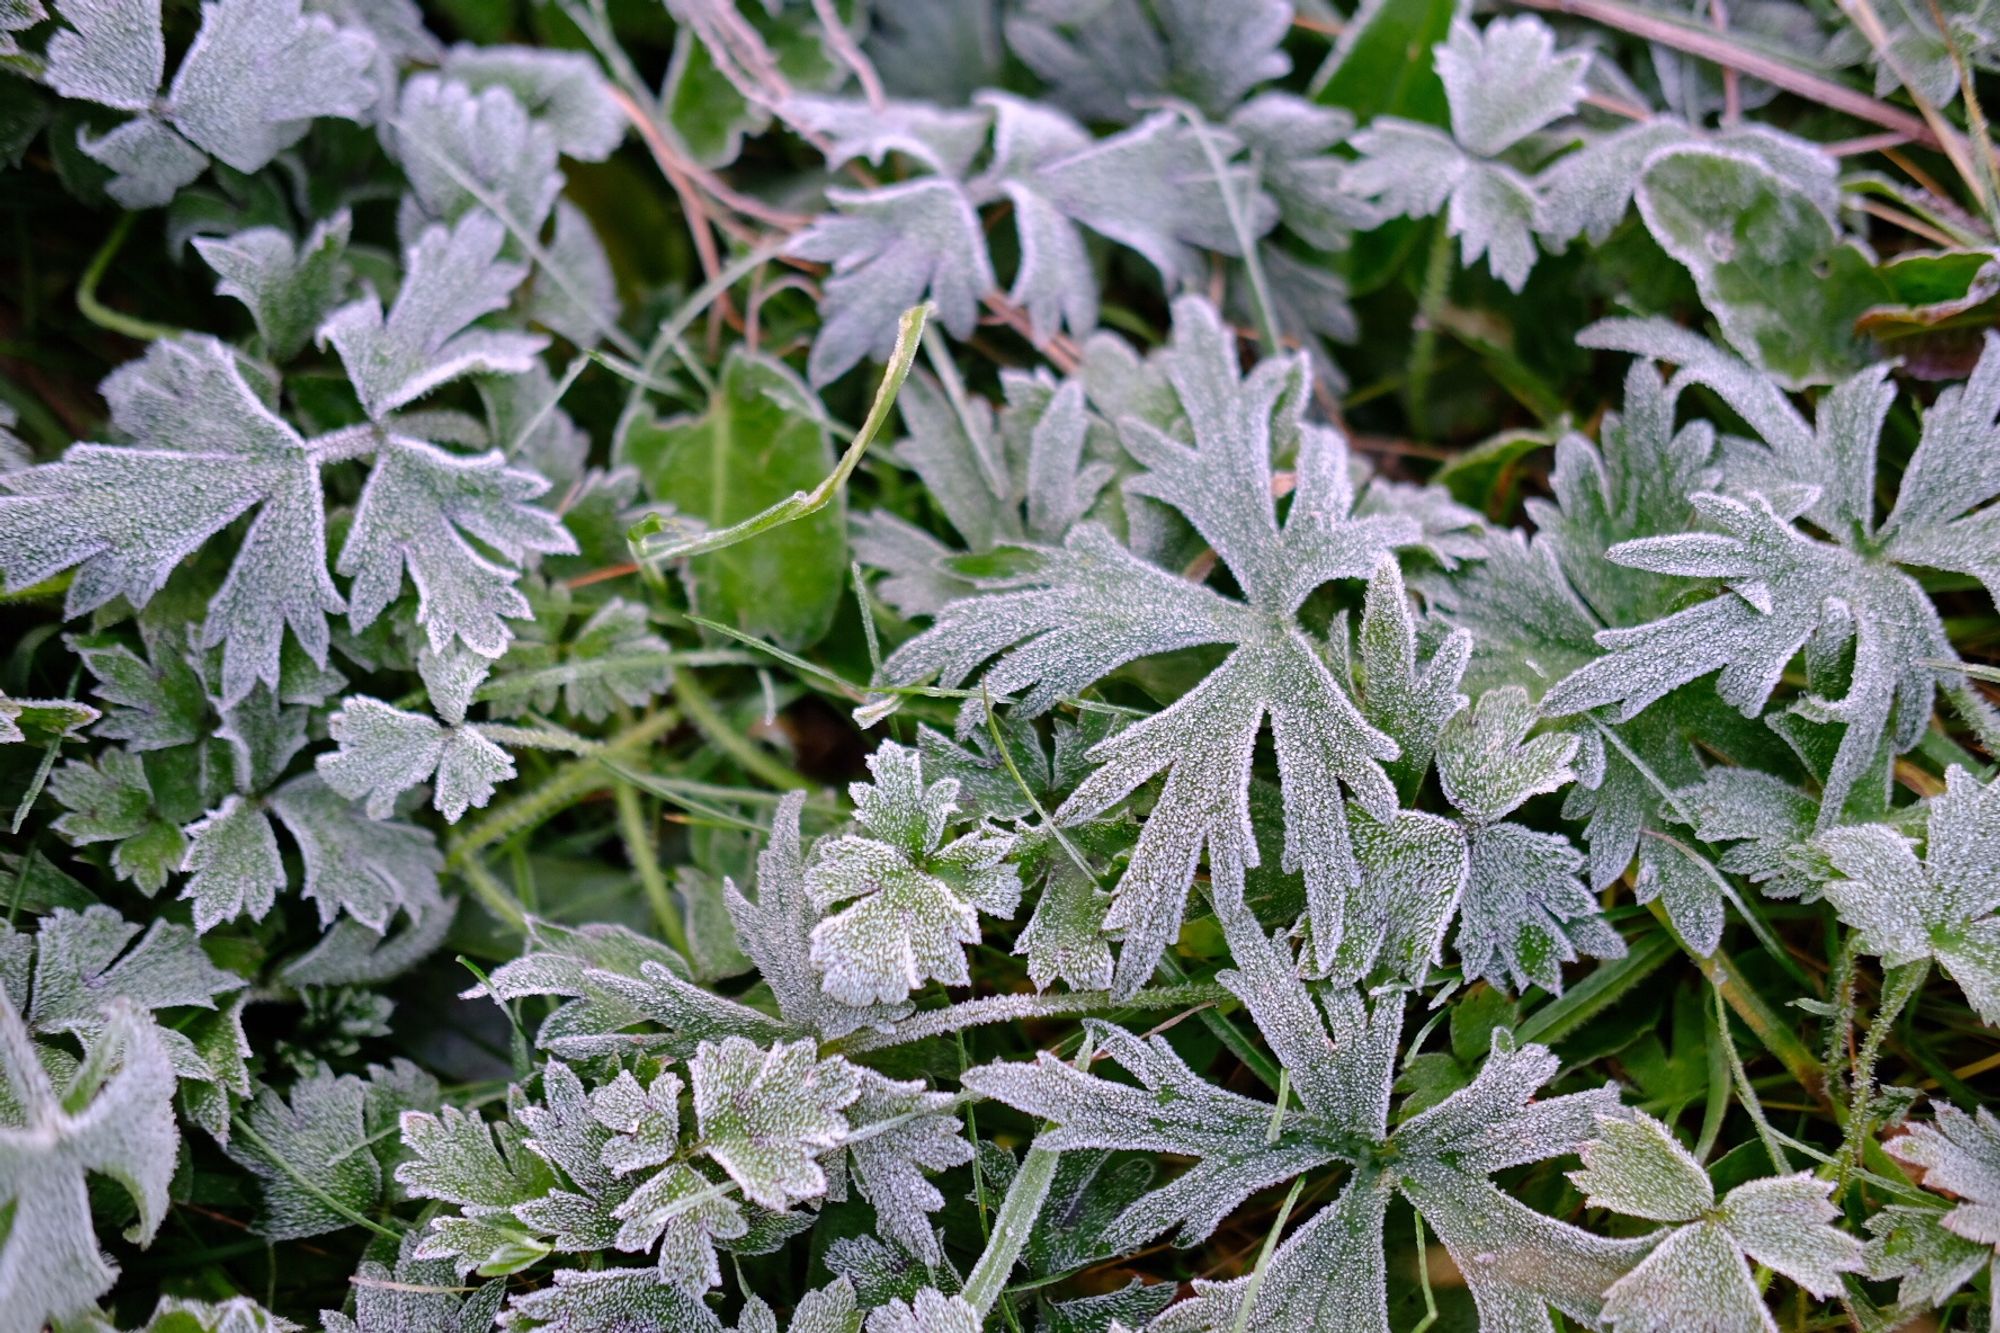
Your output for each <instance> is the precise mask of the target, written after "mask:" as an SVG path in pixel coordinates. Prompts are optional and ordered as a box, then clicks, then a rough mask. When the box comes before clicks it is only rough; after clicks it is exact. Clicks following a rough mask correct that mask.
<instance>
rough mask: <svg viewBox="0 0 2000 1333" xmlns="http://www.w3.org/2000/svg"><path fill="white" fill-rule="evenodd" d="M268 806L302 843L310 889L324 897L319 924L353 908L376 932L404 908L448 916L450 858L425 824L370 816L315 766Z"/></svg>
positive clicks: (312, 895)
mask: <svg viewBox="0 0 2000 1333" xmlns="http://www.w3.org/2000/svg"><path fill="white" fill-rule="evenodd" d="M268 804H269V808H270V810H271V813H273V814H275V815H276V816H277V817H278V819H279V821H280V822H281V823H283V824H284V826H285V830H286V832H288V833H290V834H291V835H292V838H293V840H294V841H295V842H297V843H298V846H299V856H300V859H301V860H302V861H303V862H304V863H305V882H304V884H303V885H302V886H301V887H300V890H299V892H300V894H301V895H302V896H303V897H306V898H309V899H312V900H313V901H315V902H317V903H318V905H319V917H320V925H321V926H322V927H324V926H327V925H330V924H331V923H332V922H333V919H334V917H335V916H336V915H337V914H339V913H340V912H342V911H345V912H347V913H348V914H349V915H350V916H352V917H353V918H354V919H355V920H356V921H357V922H358V923H360V924H361V925H363V926H365V927H367V928H368V929H369V930H371V931H372V932H374V933H375V934H377V935H381V934H384V933H386V932H387V930H388V928H389V919H390V917H392V916H394V915H395V913H396V911H397V910H398V909H399V908H400V909H402V910H404V911H407V912H408V913H409V914H410V915H411V916H412V917H418V916H428V915H429V914H430V913H432V912H435V913H436V914H437V915H438V916H439V917H448V916H449V913H448V912H446V911H445V909H444V907H443V905H442V903H441V901H440V895H439V891H438V872H439V871H441V870H442V869H443V868H444V858H443V856H441V855H440V854H439V853H438V850H437V847H436V846H435V844H433V843H432V841H431V837H430V835H429V834H428V833H425V832H424V831H423V830H422V829H418V828H415V827H413V826H411V825H409V824H405V823H402V822H400V821H378V820H373V819H370V818H368V817H367V816H366V815H365V814H364V813H363V811H362V809H361V807H360V806H358V805H354V804H352V803H351V802H349V801H348V800H347V799H346V798H345V797H343V796H341V795H340V794H339V793H338V792H336V791H334V790H333V789H332V788H331V787H329V786H327V785H326V783H325V782H324V781H323V780H322V779H321V778H320V776H319V775H318V774H316V773H306V774H301V775H300V776H299V777H296V778H293V779H292V780H291V781H289V782H287V783H286V784H285V785H284V786H282V787H280V788H278V789H277V790H276V791H275V792H273V793H271V796H270V798H269V802H268Z"/></svg>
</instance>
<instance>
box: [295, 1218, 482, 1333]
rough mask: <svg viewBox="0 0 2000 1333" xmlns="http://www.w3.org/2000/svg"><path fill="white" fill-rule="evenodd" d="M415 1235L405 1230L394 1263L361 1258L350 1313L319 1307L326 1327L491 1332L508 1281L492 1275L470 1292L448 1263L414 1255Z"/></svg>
mask: <svg viewBox="0 0 2000 1333" xmlns="http://www.w3.org/2000/svg"><path fill="white" fill-rule="evenodd" d="M416 1246H417V1237H416V1235H415V1234H411V1235H408V1236H405V1237H404V1238H403V1242H402V1246H401V1249H400V1251H399V1252H398V1254H397V1257H396V1266H395V1268H394V1269H391V1268H389V1267H388V1266H387V1265H385V1264H380V1263H376V1262H375V1261H374V1260H363V1261H362V1263H361V1266H360V1269H359V1270H358V1271H357V1272H356V1274H355V1280H354V1317H353V1318H352V1319H350V1318H348V1317H347V1316H346V1315H343V1314H340V1313H338V1312H337V1311H333V1310H322V1311H320V1322H321V1323H323V1324H324V1325H325V1326H326V1330H327V1333H489V1330H491V1328H492V1327H493V1318H494V1316H495V1315H496V1314H498V1313H499V1310H500V1303H501V1302H502V1301H503V1300H505V1299H506V1297H507V1284H506V1283H505V1282H504V1281H502V1280H500V1279H497V1278H496V1279H495V1280H493V1281H491V1282H488V1283H486V1284H485V1285H484V1286H482V1287H478V1288H475V1289H474V1290H473V1291H472V1292H471V1293H470V1294H469V1295H467V1294H461V1293H460V1292H457V1291H454V1290H450V1288H454V1287H456V1286H457V1285H458V1283H457V1274H455V1273H453V1272H452V1269H451V1265H450V1264H447V1263H439V1262H437V1261H435V1260H428V1261H427V1260H423V1259H418V1258H416V1257H415V1251H416Z"/></svg>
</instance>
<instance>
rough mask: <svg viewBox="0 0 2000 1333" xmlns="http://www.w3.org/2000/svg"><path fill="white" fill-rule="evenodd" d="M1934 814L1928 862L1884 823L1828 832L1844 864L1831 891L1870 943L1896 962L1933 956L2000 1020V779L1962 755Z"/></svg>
mask: <svg viewBox="0 0 2000 1333" xmlns="http://www.w3.org/2000/svg"><path fill="white" fill-rule="evenodd" d="M1929 816H1930V820H1929V830H1930V832H1929V838H1928V845H1927V846H1926V848H1925V852H1924V859H1923V861H1922V862H1921V863H1919V862H1918V860H1917V857H1916V853H1915V852H1914V851H1912V850H1911V847H1910V844H1909V841H1908V840H1907V839H1905V838H1904V837H1903V836H1902V835H1901V834H1899V833H1897V832H1896V831H1895V830H1893V829H1891V828H1889V827H1888V826H1886V825H1883V824H1862V825H1856V826H1853V827H1849V828H1835V829H1830V830H1828V831H1827V832H1825V833H1822V834H1820V835H1819V836H1818V837H1817V838H1816V839H1814V840H1813V847H1814V848H1815V849H1816V850H1817V851H1818V852H1820V853H1821V854H1822V855H1824V856H1825V857H1826V858H1827V859H1828V860H1829V861H1831V862H1832V864H1833V868H1834V870H1835V871H1836V872H1837V873H1838V877H1837V878H1834V879H1831V880H1829V881H1828V882H1827V883H1826V884H1825V885H1824V892H1825V894H1826V898H1827V901H1828V902H1831V903H1832V904H1833V906H1834V910H1835V911H1837V912H1839V913H1840V919H1841V920H1842V921H1844V922H1846V923H1847V924H1848V925H1850V926H1852V927H1853V928H1854V929H1856V930H1857V931H1859V932H1860V936H1859V942H1860V946H1861V948H1862V949H1864V950H1865V951H1867V952H1868V953H1872V954H1875V955H1877V956H1878V957H1880V958H1881V959H1882V961H1883V963H1884V964H1886V965H1887V966H1890V967H1896V966H1900V965H1902V964H1904V963H1911V962H1915V961H1917V960H1918V959H1921V958H1932V959H1935V960H1936V961H1937V963H1938V965H1939V966H1940V967H1942V968H1943V969H1944V971H1945V972H1946V974H1947V975H1949V976H1950V977H1951V979H1952V980H1953V981H1956V982H1957V983H1958V986H1959V989H1960V990H1962V991H1964V992H1965V998H1966V1000H1967V1001H1968V1002H1969V1003H1970V1004H1971V1005H1972V1007H1973V1009H1974V1010H1975V1011H1976V1012H1977V1013H1978V1014H1979V1015H1980V1017H1981V1018H1983V1019H1985V1020H1986V1021H1987V1022H1989V1023H1996V1022H2000V785H1996V784H1994V783H1988V784H1986V785H1985V786H1981V785H1980V784H1979V782H1978V780H1977V779H1975V778H1974V777H1973V776H1972V775H1971V774H1969V773H1967V772H1966V771H1965V770H1964V769H1962V768H1960V767H1958V765H1956V764H1954V765H1952V766H1951V768H1949V769H1948V770H1946V772H1945V790H1944V791H1943V793H1942V794H1940V795H1938V796H1934V797H1932V798H1931V800H1930V802H1929Z"/></svg>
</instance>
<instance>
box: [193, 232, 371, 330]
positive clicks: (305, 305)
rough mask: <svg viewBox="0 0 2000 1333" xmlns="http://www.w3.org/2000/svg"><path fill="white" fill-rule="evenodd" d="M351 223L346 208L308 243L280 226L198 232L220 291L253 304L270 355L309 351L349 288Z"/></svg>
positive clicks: (197, 243)
mask: <svg viewBox="0 0 2000 1333" xmlns="http://www.w3.org/2000/svg"><path fill="white" fill-rule="evenodd" d="M351 225H352V224H351V219H350V218H349V216H348V214H347V212H346V210H344V209H343V210H342V211H341V212H339V213H336V214H334V215H333V216H332V217H330V218H328V219H326V220H325V221H323V222H321V223H319V224H317V225H316V226H315V227H314V228H313V229H312V231H311V232H310V233H309V234H308V235H307V236H306V238H305V240H303V241H299V242H294V241H293V240H292V238H291V236H290V235H288V234H287V233H286V232H284V231H282V230H280V229H279V228H277V227H252V228H251V229H249V230H248V231H239V232H237V233H235V234H234V235H232V236H229V237H226V238H225V237H218V236H197V237H195V238H194V248H195V250H196V251H197V252H199V253H200V255H201V257H202V260H203V261H204V262H205V263H207V265H208V266H209V267H210V268H212V269H214V270H215V274H216V277H217V278H218V279H220V281H218V282H217V283H216V285H215V290H216V294H217V295H219V296H229V297H234V298H235V299H236V300H238V301H241V302H242V303H243V304H244V305H245V306H246V307H248V309H249V311H250V316H251V318H252V319H253V320H255V321H256V324H257V332H258V334H259V335H260V336H261V337H262V338H263V340H264V354H265V355H266V356H268V357H269V358H271V359H272V360H273V361H277V362H284V361H289V360H291V359H292V358H293V357H295V356H297V355H298V354H299V353H300V352H301V351H303V350H304V348H305V345H306V343H307V342H308V341H310V340H311V338H312V335H313V331H314V330H315V329H317V328H318V327H319V325H320V322H321V321H322V320H323V319H325V318H326V315H327V314H328V312H329V311H331V310H332V309H333V306H334V303H335V302H336V301H337V300H339V298H340V296H341V295H342V294H343V292H344V289H345V287H346V285H347V280H348V267H347V238H348V232H349V230H350V227H351Z"/></svg>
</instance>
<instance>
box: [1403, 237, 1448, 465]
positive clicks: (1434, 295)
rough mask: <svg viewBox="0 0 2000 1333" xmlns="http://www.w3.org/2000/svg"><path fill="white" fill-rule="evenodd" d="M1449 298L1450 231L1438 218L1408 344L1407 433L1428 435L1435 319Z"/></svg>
mask: <svg viewBox="0 0 2000 1333" xmlns="http://www.w3.org/2000/svg"><path fill="white" fill-rule="evenodd" d="M1450 295H1451V228H1450V226H1448V225H1447V224H1446V222H1445V219H1444V216H1443V215H1442V214H1440V215H1439V216H1438V219H1437V221H1436V223H1435V225H1434V229H1433V230H1432V232H1431V248H1430V254H1429V257H1428V258H1426V259H1425V261H1424V286H1423V290H1422V291H1421V292H1420V293H1419V294H1418V296H1417V321H1416V337H1415V339H1414V340H1412V342H1411V343H1410V373H1409V376H1408V379H1407V381H1406V388H1405V390H1404V393H1405V397H1404V408H1405V411H1406V412H1407V413H1408V415H1409V418H1410V430H1411V433H1413V434H1415V435H1417V436H1418V437H1420V438H1421V437H1426V436H1428V435H1429V434H1430V427H1431V408H1430V398H1431V375H1432V373H1433V372H1434V371H1436V369H1437V345H1438V317H1439V316H1440V315H1441V314H1442V313H1443V311H1444V303H1445V300H1446V298H1447V297H1449V296H1450Z"/></svg>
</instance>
